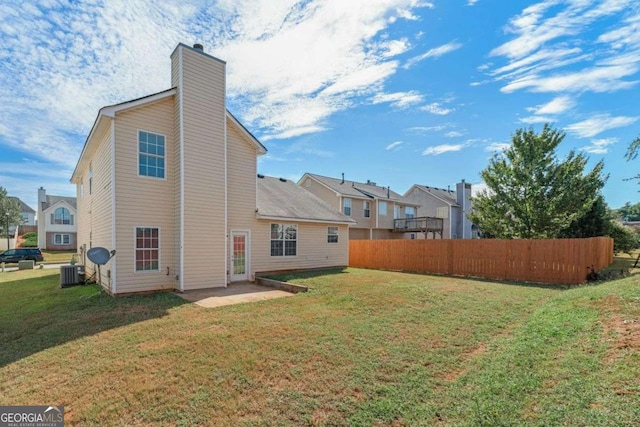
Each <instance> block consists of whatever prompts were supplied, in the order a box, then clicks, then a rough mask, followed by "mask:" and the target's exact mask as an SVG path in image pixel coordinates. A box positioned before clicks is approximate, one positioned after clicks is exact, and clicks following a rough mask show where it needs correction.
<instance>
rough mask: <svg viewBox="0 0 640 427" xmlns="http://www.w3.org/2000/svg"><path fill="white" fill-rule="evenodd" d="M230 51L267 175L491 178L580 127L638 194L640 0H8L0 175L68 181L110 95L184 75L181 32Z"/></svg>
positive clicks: (3, 28)
mask: <svg viewBox="0 0 640 427" xmlns="http://www.w3.org/2000/svg"><path fill="white" fill-rule="evenodd" d="M179 42H183V43H186V44H193V43H196V42H197V43H202V44H203V45H204V47H205V51H206V52H208V53H210V54H212V55H214V56H217V57H219V58H221V59H223V60H225V61H227V86H228V87H227V92H228V107H229V109H230V110H231V112H232V113H233V114H234V115H236V116H237V117H238V118H239V119H240V120H241V121H242V122H243V124H244V125H245V126H246V127H247V128H248V129H250V130H251V131H252V132H253V133H254V134H255V135H256V136H257V137H258V138H259V139H260V140H261V141H262V142H263V143H264V144H265V146H266V147H267V149H268V150H269V152H268V154H267V155H266V156H264V157H262V158H261V159H260V161H259V170H260V172H261V173H264V174H267V175H274V176H281V177H286V178H290V179H295V180H297V179H298V178H299V177H300V176H302V174H303V173H305V172H311V173H317V174H322V175H327V176H334V177H339V176H340V174H341V173H342V172H344V173H345V176H346V178H347V179H350V180H355V181H366V180H367V179H370V180H372V181H375V182H377V183H378V184H379V185H383V186H391V188H392V189H393V190H395V191H398V192H400V193H403V192H404V191H406V190H407V189H408V188H409V187H410V186H411V185H412V184H414V183H419V184H424V185H430V186H436V187H443V188H446V187H447V186H448V185H451V186H452V187H453V186H454V184H455V183H456V182H459V181H460V179H463V178H464V179H466V180H467V181H469V182H472V183H479V182H480V176H479V172H480V171H481V170H482V169H483V168H485V167H486V165H487V162H488V159H489V158H490V156H491V155H492V153H493V152H496V151H499V150H502V149H504V148H505V147H506V146H508V144H509V142H510V138H511V135H512V133H513V132H514V131H515V130H516V129H518V128H522V127H529V126H533V127H534V129H536V130H539V129H541V127H542V124H543V123H544V122H550V123H552V124H553V125H554V126H556V127H557V128H561V129H563V130H565V131H566V133H567V137H566V139H565V141H564V142H563V143H562V145H561V147H560V151H559V155H560V156H561V157H564V156H565V155H566V154H567V153H568V152H569V150H576V151H578V152H583V153H585V154H587V155H588V156H589V157H590V159H591V160H590V164H591V165H593V164H595V162H597V161H599V160H600V159H604V161H605V170H606V172H607V173H609V174H610V178H609V181H608V183H607V185H606V187H605V189H604V195H605V198H606V200H607V202H608V203H609V205H610V206H612V207H614V208H615V207H620V206H621V205H622V204H624V203H625V202H627V201H630V202H632V203H635V202H637V201H638V199H639V193H638V191H637V190H638V186H637V184H636V183H635V182H629V181H624V178H628V177H631V176H634V175H635V174H636V173H637V172H638V170H640V161H636V162H630V163H629V162H625V161H624V158H623V156H624V153H625V151H626V147H627V146H628V144H629V142H631V141H632V140H633V139H634V138H635V137H637V136H640V120H639V119H640V103H638V99H639V92H638V79H639V72H640V4H639V2H637V1H636V0H572V1H569V0H566V1H561V0H547V1H515V0H514V1H504V0H431V1H422V0H362V1H357V0H350V1H345V0H335V1H330V0H324V1H319V0H317V1H316V0H305V1H289V0H221V1H214V2H205V1H201V0H193V1H191V0H183V1H181V2H179V3H172V2H165V1H159V2H153V1H138V0H109V1H99V0H93V1H87V2H76V1H63V0H42V1H39V2H28V1H27V2H25V1H14V0H9V1H8V2H7V1H4V2H2V4H0V80H1V81H2V85H0V186H3V187H5V188H6V189H7V190H8V192H9V194H11V195H15V196H18V197H20V198H21V199H23V200H24V201H25V202H27V203H28V204H30V205H31V206H33V207H34V208H35V200H36V197H37V188H38V187H40V186H44V187H45V188H46V189H47V191H48V193H50V194H61V195H75V188H74V187H73V186H71V185H70V184H69V178H70V176H71V173H72V171H73V168H74V166H75V163H76V161H77V159H78V156H79V154H80V151H81V149H82V146H83V144H84V141H85V138H86V135H87V133H88V131H89V130H90V128H91V125H92V124H93V121H94V119H95V116H96V114H97V112H98V110H99V108H100V107H102V106H104V105H108V104H113V103H117V102H122V101H126V100H129V99H134V98H137V97H140V96H144V95H146V94H150V93H154V92H158V91H161V90H164V89H167V88H169V86H170V60H169V55H170V53H171V52H172V50H173V49H174V48H175V46H176V45H177V43H179Z"/></svg>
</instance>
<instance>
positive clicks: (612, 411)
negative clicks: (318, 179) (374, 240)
mask: <svg viewBox="0 0 640 427" xmlns="http://www.w3.org/2000/svg"><path fill="white" fill-rule="evenodd" d="M54 273H55V272H52V271H47V270H36V271H20V272H12V273H3V274H0V342H1V343H2V346H0V404H2V405H6V404H12V405H18V404H25V405H26V404H31V405H35V404H39V405H41V404H62V405H64V406H65V413H66V416H67V419H68V421H69V424H70V425H73V424H80V425H151V424H153V425H232V426H237V425H296V426H297V425H363V426H369V425H398V426H402V425H407V426H414V425H425V426H430V425H443V426H445V425H469V426H479V425H480V426H481V425H486V426H496V425H540V426H552V425H569V426H584V425H603V426H607V425H610V426H620V425H634V424H636V423H637V421H638V420H639V419H640V405H637V401H638V393H640V381H639V380H638V378H640V353H639V352H640V287H639V286H638V285H639V283H638V279H637V277H638V276H632V277H628V278H625V279H621V280H617V281H611V282H607V283H604V284H598V285H594V286H585V287H580V288H575V289H571V290H559V289H557V288H552V287H537V286H526V285H520V284H505V283H495V282H490V281H475V280H465V279H458V278H445V277H434V276H423V275H413V274H403V273H394V272H380V271H369V270H358V269H347V270H344V271H332V272H325V273H312V274H305V275H300V276H299V277H296V278H295V282H296V283H300V284H304V285H306V286H309V292H307V293H301V294H297V295H296V296H295V297H291V298H282V299H276V300H269V301H263V302H259V303H251V304H241V305H235V306H226V307H221V308H216V309H204V308H201V307H198V306H195V305H192V304H186V303H184V302H183V300H181V299H179V298H177V297H175V296H174V295H171V294H155V295H149V296H140V297H128V298H118V299H113V298H111V297H107V296H105V295H103V294H100V293H99V292H98V290H97V288H96V287H94V286H87V287H73V288H66V289H59V288H57V283H58V276H57V275H56V274H54Z"/></svg>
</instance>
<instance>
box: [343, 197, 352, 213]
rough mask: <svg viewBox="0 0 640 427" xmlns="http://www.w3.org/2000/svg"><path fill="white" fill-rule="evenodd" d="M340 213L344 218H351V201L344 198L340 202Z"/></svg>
mask: <svg viewBox="0 0 640 427" xmlns="http://www.w3.org/2000/svg"><path fill="white" fill-rule="evenodd" d="M342 212H343V213H344V214H345V215H346V216H351V199H349V198H345V199H344V201H343V202H342Z"/></svg>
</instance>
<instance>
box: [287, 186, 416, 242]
mask: <svg viewBox="0 0 640 427" xmlns="http://www.w3.org/2000/svg"><path fill="white" fill-rule="evenodd" d="M343 177H344V174H343ZM298 185H300V186H301V187H303V188H304V189H305V190H307V191H309V192H311V193H313V194H315V195H316V196H318V197H320V198H321V199H322V200H324V201H326V202H327V203H329V204H330V205H331V206H332V207H333V208H334V209H335V210H337V211H338V212H342V213H343V214H345V215H346V216H348V217H351V218H352V219H353V220H354V221H355V224H353V225H351V226H350V227H349V239H351V240H363V239H365V240H368V239H403V238H412V237H414V236H412V235H411V234H412V233H407V232H406V231H407V229H406V227H405V225H406V221H396V220H404V219H407V218H409V219H413V218H416V217H417V216H419V215H418V214H417V208H418V204H417V203H414V202H413V201H411V200H409V199H407V198H405V197H403V196H401V195H400V194H398V193H396V192H394V191H391V189H390V188H389V187H379V186H378V185H376V183H374V182H371V181H368V182H366V183H362V182H355V181H348V180H345V179H344V178H342V179H340V178H329V177H326V176H321V175H316V174H311V173H305V174H304V175H303V176H302V178H300V180H299V181H298ZM398 223H401V224H402V225H403V227H402V229H399V228H398V227H397V225H398Z"/></svg>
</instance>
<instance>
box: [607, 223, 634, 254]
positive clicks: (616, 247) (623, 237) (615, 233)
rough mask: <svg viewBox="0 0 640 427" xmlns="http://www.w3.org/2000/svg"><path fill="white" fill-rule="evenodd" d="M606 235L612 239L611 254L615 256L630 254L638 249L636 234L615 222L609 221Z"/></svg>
mask: <svg viewBox="0 0 640 427" xmlns="http://www.w3.org/2000/svg"><path fill="white" fill-rule="evenodd" d="M607 234H609V236H610V237H612V238H613V252H615V253H616V254H618V253H620V252H626V253H630V252H631V251H633V250H634V249H637V248H639V247H640V236H638V233H636V232H634V231H633V230H631V229H630V228H627V227H625V226H623V225H621V224H619V223H617V222H614V221H611V225H610V228H609V233H607Z"/></svg>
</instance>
